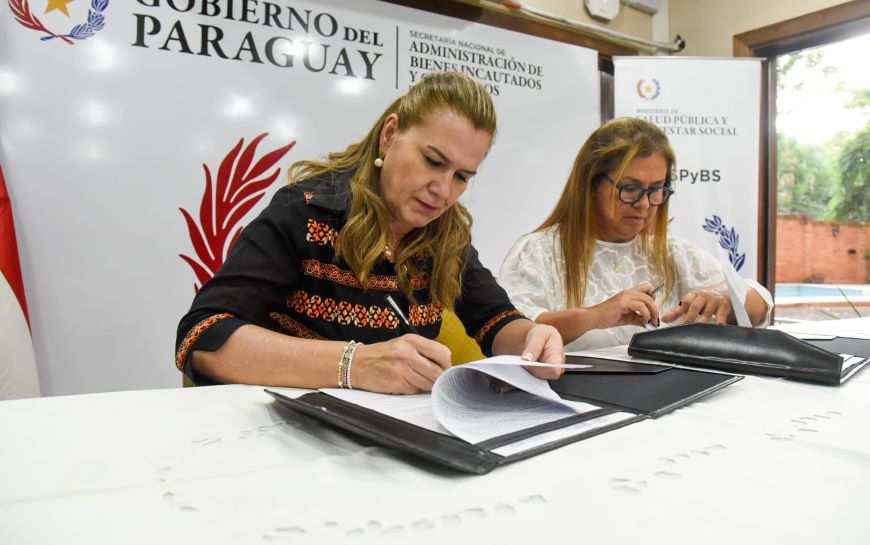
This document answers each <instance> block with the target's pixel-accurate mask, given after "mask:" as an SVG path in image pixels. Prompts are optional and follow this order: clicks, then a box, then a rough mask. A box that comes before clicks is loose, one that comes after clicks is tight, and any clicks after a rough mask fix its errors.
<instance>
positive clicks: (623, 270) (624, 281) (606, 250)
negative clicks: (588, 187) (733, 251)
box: [498, 228, 773, 351]
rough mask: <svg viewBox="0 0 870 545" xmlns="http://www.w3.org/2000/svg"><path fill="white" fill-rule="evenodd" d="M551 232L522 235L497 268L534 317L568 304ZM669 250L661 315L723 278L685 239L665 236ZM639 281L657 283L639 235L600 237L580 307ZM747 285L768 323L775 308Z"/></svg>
mask: <svg viewBox="0 0 870 545" xmlns="http://www.w3.org/2000/svg"><path fill="white" fill-rule="evenodd" d="M555 235H556V231H555V228H550V229H547V230H545V231H539V232H535V233H530V234H528V235H524V236H522V237H520V238H519V240H517V241H516V242H515V243H514V245H513V247H512V248H511V249H510V251H509V252H508V254H507V257H505V260H504V263H502V266H501V270H500V271H499V275H498V282H499V284H501V285H502V287H504V289H505V290H506V291H507V292H508V295H509V296H510V298H511V301H512V302H513V304H514V306H516V307H517V309H519V310H520V311H522V312H523V313H524V314H525V315H526V316H527V317H528V318H530V319H532V320H534V319H536V318H537V317H538V315H540V314H541V313H542V312H548V311H557V310H565V309H567V308H568V306H567V305H568V301H567V293H566V291H565V288H564V286H563V276H562V272H561V271H562V270H563V269H564V267H563V261H562V251H561V245H560V242H559V239H558V237H556V236H555ZM668 254H669V255H670V259H671V263H672V264H673V266H674V271H675V273H676V274H675V277H676V283H675V285H674V289H673V291H672V292H671V294H670V297H668V299H667V300H666V301H665V300H663V298H664V290H661V291H659V292H658V293H657V296H656V298H655V299H656V303H657V304H658V306H659V311H660V312H661V313H662V314H664V313H666V312H668V311H669V310H671V309H673V308H674V307H676V306H677V305H678V304H679V302H680V298H681V297H682V296H683V295H685V294H686V293H688V292H689V291H691V290H694V289H698V288H706V287H711V286H715V285H716V284H720V283H722V282H723V281H724V277H723V276H722V269H721V266H720V265H719V263H718V262H717V261H716V259H715V258H713V256H711V255H710V254H708V253H707V252H705V251H704V250H701V249H700V248H698V247H696V246H694V245H692V244H691V243H689V242H687V241H685V240H681V239H676V238H669V239H668ZM641 282H649V283H651V284H652V285H653V286H658V285H659V284H660V283H661V281H660V280H658V279H657V278H656V277H655V276H654V275H653V272H652V271H651V269H650V267H649V262H648V259H647V256H646V254H645V253H644V252H643V249H642V246H641V244H640V238H639V237H636V238H635V239H634V240H632V241H631V242H604V241H601V240H598V241H596V242H595V252H594V253H593V255H592V266H591V268H590V270H589V276H588V279H587V283H586V293H585V295H584V297H583V304H582V305H581V306H583V307H589V306H592V305H597V304H598V303H601V302H603V301H605V300H606V299H609V298H610V297H612V296H614V295H616V294H617V293H619V292H621V291H623V290H625V289H628V288H631V287H634V286H636V285H638V284H640V283H641ZM747 284H749V287H750V288H752V289H754V290H755V291H756V292H758V293H759V295H761V297H762V298H763V299H764V300H765V302H766V303H767V307H768V310H767V319H765V321H764V322H763V324H762V325H763V326H766V325H767V323H768V321H769V319H770V311H771V309H772V308H773V298H772V297H771V295H770V292H769V291H767V289H765V288H764V287H763V286H761V285H760V284H758V283H757V282H755V281H752V280H747ZM641 330H642V328H640V327H637V326H620V327H611V328H608V329H593V330H590V331H588V332H586V333H585V334H583V335H581V336H580V337H579V338H578V339H576V340H574V341H573V342H571V343H569V344H568V345H566V346H565V350H566V351H571V350H589V349H593V348H603V347H607V346H617V345H622V344H628V342H629V341H630V340H631V336H632V335H633V334H634V333H636V332H638V331H641Z"/></svg>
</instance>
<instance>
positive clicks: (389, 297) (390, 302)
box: [384, 293, 420, 335]
mask: <svg viewBox="0 0 870 545" xmlns="http://www.w3.org/2000/svg"><path fill="white" fill-rule="evenodd" d="M384 299H386V300H387V304H388V305H390V306H391V307H393V310H394V311H395V312H396V314H398V315H399V320H401V321H402V324H403V325H404V326H405V329H406V330H407V331H408V333H413V334H414V335H419V334H420V333H419V332H418V331H417V329H416V328H415V327H414V326H412V325H411V322H410V321H409V320H408V317H407V316H405V313H404V312H402V309H401V308H399V304H398V303H396V300H395V299H393V296H392V295H390V294H389V293H387V294H384Z"/></svg>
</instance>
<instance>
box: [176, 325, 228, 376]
mask: <svg viewBox="0 0 870 545" xmlns="http://www.w3.org/2000/svg"><path fill="white" fill-rule="evenodd" d="M232 316H233V315H232V314H230V313H228V312H224V313H223V314H215V315H213V316H209V317H208V318H206V319H205V320H203V321H201V322H199V323H198V324H196V325H195V326H193V327H192V328H191V329H190V331H188V332H187V335H185V336H184V340H183V341H181V346H179V347H178V351H177V352H176V353H175V366H176V367H178V370H179V371H184V364H185V362H187V354H188V352H190V347H191V346H193V345H194V344H196V341H198V340H199V337H200V336H201V335H202V334H203V333H204V332H205V330H207V329H208V328H210V327H211V326H213V325H214V324H215V323H217V322H218V321H220V320H223V319H224V318H231V317H232Z"/></svg>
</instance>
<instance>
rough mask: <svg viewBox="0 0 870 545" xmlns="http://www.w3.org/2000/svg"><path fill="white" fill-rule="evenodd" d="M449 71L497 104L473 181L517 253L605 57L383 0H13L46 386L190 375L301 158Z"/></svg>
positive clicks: (14, 59)
mask: <svg viewBox="0 0 870 545" xmlns="http://www.w3.org/2000/svg"><path fill="white" fill-rule="evenodd" d="M446 69H456V70H461V71H464V72H466V73H470V74H471V75H473V76H475V77H477V78H478V79H479V80H481V81H483V82H484V83H485V84H486V85H487V87H488V88H489V89H490V92H491V93H492V95H493V97H494V100H495V103H496V107H497V110H498V115H499V121H500V131H499V134H498V136H497V139H496V142H495V146H494V148H493V150H492V152H491V153H490V155H489V157H488V158H487V159H486V161H485V162H484V164H483V165H482V167H481V171H480V174H479V175H478V176H477V177H476V179H475V181H474V182H473V184H472V187H471V188H470V189H469V190H468V191H467V193H466V196H465V197H464V201H465V203H466V204H467V205H468V206H469V207H470V208H471V210H472V212H473V214H474V217H475V225H474V243H475V245H476V246H477V247H478V248H479V250H480V253H481V258H482V260H483V262H484V263H485V264H486V265H488V266H489V267H491V268H497V267H498V266H499V264H500V262H501V259H502V257H503V256H504V254H505V253H506V251H507V249H508V248H509V246H510V244H511V243H512V242H513V240H514V239H515V238H516V237H517V236H519V235H520V234H522V233H524V232H527V231H530V230H531V229H533V228H534V227H535V226H536V225H537V224H538V222H540V221H541V220H542V219H543V218H544V217H545V216H546V214H547V213H548V212H549V211H550V209H551V208H552V206H553V204H554V203H555V201H556V199H557V198H558V195H559V193H560V190H561V188H562V185H563V183H564V181H565V179H566V178H567V175H568V172H569V170H570V166H571V163H572V160H573V157H574V155H575V153H576V152H577V149H578V148H579V146H580V144H581V143H582V142H583V140H584V139H585V138H586V136H587V135H588V134H589V133H590V132H591V131H592V130H594V128H595V127H596V126H597V125H598V124H599V104H600V98H599V79H598V72H597V55H596V54H595V52H593V51H591V50H587V49H584V48H580V47H576V46H570V45H566V44H562V43H558V42H553V41H550V40H544V39H540V38H535V37H531V36H528V35H524V34H519V33H514V32H510V31H505V30H500V29H496V28H493V27H487V26H483V25H478V24H473V23H469V22H466V21H460V20H456V19H453V18H448V17H442V16H436V15H433V14H430V13H426V12H421V11H417V10H413V9H408V8H402V7H398V6H394V5H390V4H386V3H381V2H376V1H373V0H343V1H339V0H322V1H317V2H314V1H310V2H303V1H294V2H291V3H287V2H280V3H279V2H248V1H237V2H229V1H218V2H214V1H204V0H171V1H170V0H137V1H133V0H124V1H120V0H111V1H110V0H91V1H90V2H87V1H86V0H80V1H76V2H66V1H57V0H52V1H46V0H30V2H29V4H28V3H27V2H25V0H4V1H3V2H2V4H0V145H2V147H3V150H2V152H3V154H2V155H0V157H2V159H3V168H4V171H5V173H6V177H7V183H8V186H9V192H10V194H11V197H12V200H13V202H14V204H15V206H14V210H15V215H16V217H15V221H16V225H17V227H18V235H19V243H20V247H21V252H22V255H21V259H22V268H23V271H24V277H25V287H26V290H27V297H28V301H29V304H30V310H31V320H32V329H33V336H34V341H35V345H36V346H35V348H36V357H37V362H38V366H39V373H40V378H41V381H42V391H43V393H44V394H47V395H58V394H72V393H83V392H94V391H106V390H123V389H135V388H151V387H157V388H159V387H172V386H178V385H179V384H180V382H181V377H180V375H179V374H178V372H177V371H176V370H175V368H174V365H173V350H174V339H175V328H176V324H177V321H178V319H179V318H180V317H181V315H182V314H183V313H184V312H185V311H186V309H187V308H188V306H189V305H190V302H191V300H192V298H193V295H194V289H195V286H196V285H199V284H201V282H202V279H203V278H207V277H208V276H209V275H210V274H211V273H212V272H213V268H214V267H216V265H217V264H219V263H220V262H221V261H222V259H223V255H224V254H225V252H226V249H227V247H228V246H229V244H230V242H231V241H232V240H233V237H234V236H236V235H237V232H238V230H239V229H240V228H241V227H242V226H243V225H244V224H245V223H246V222H248V221H250V219H251V218H252V217H253V215H254V214H256V212H258V211H259V210H260V209H261V208H262V207H263V206H265V204H266V203H267V202H268V199H269V198H270V197H271V194H272V193H273V192H274V191H275V190H277V188H278V187H280V185H281V184H283V183H285V173H286V168H287V167H288V166H289V165H290V164H291V163H292V162H294V161H296V160H300V159H304V158H318V157H322V156H324V155H325V154H326V153H327V152H329V151H331V150H336V149H343V148H344V146H346V145H347V144H349V143H350V142H352V141H355V140H357V139H359V138H361V137H362V136H363V135H364V134H365V132H366V131H367V129H368V128H369V127H370V126H371V124H372V123H373V122H374V120H375V119H376V118H377V116H378V115H379V114H380V112H381V111H383V109H384V108H385V107H386V105H387V104H388V103H389V102H390V101H392V100H393V99H394V98H395V97H396V96H398V95H399V94H401V93H402V92H404V90H405V89H407V88H408V86H409V85H411V84H412V83H413V82H414V81H416V79H417V78H418V77H419V75H420V74H422V73H424V72H427V71H436V70H446ZM294 142H295V144H293V143H294Z"/></svg>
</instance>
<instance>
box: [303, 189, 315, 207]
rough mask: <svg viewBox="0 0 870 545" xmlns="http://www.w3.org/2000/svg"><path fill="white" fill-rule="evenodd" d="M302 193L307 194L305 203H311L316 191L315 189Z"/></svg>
mask: <svg viewBox="0 0 870 545" xmlns="http://www.w3.org/2000/svg"><path fill="white" fill-rule="evenodd" d="M302 195H304V196H305V204H310V203H311V199H313V198H314V192H313V191H303V192H302Z"/></svg>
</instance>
